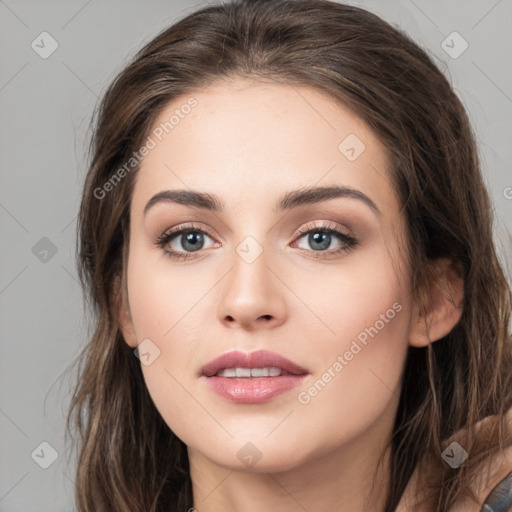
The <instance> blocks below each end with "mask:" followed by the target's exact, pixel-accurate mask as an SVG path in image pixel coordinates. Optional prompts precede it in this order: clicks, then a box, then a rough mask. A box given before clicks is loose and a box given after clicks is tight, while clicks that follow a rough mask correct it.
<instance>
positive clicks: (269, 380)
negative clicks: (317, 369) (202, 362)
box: [205, 375, 306, 404]
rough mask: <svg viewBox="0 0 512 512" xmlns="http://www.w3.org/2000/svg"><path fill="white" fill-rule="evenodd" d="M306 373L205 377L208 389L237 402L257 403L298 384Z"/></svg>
mask: <svg viewBox="0 0 512 512" xmlns="http://www.w3.org/2000/svg"><path fill="white" fill-rule="evenodd" d="M305 376H306V375H280V376H278V377H253V378H247V377H246V378H240V379H238V378H229V377H217V376H214V377H205V378H206V381H207V383H208V385H209V386H210V389H211V390H212V391H214V392H215V393H217V394H218V395H219V396H221V397H223V398H226V399H227V400H230V401H231V402H235V403H237V404H259V403H262V402H267V401H268V400H271V399H272V398H274V397H275V396H278V395H280V394H281V393H285V392H286V391H289V390H291V389H293V388H295V387H297V386H299V385H300V383H301V382H302V379H303V378H304V377H305Z"/></svg>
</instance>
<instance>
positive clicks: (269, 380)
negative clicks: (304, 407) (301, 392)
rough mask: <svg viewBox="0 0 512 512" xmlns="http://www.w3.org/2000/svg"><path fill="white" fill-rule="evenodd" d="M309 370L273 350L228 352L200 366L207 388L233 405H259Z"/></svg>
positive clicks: (298, 382) (288, 388) (297, 381)
mask: <svg viewBox="0 0 512 512" xmlns="http://www.w3.org/2000/svg"><path fill="white" fill-rule="evenodd" d="M308 373H309V372H308V371H307V370H306V369H305V368H302V367H301V366H299V365H297V364H295V363H293V362H292V361H290V360H289V359H286V358H285V357H283V356H280V355H279V354H276V353H275V352H269V351H267V350H259V351H257V352H251V353H249V354H247V353H245V352H239V351H234V352H229V353H227V354H223V355H222V356H219V357H217V358H216V359H214V360H213V361H211V362H209V363H208V364H207V365H205V366H204V367H203V368H202V374H201V375H200V378H201V379H202V380H203V381H205V383H206V384H207V386H208V388H209V389H210V390H211V391H213V392H214V393H215V394H217V395H218V396H220V397H222V398H223V399H225V400H228V401H230V402H234V403H235V404H253V405H255V404H261V403H264V402H268V401H270V400H272V399H273V398H275V397H277V396H279V395H281V394H284V393H286V392H288V391H291V390H292V389H294V388H296V387H297V386H299V385H301V384H302V381H303V379H304V378H305V377H306V375H307V374H308Z"/></svg>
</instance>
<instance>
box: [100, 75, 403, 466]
mask: <svg viewBox="0 0 512 512" xmlns="http://www.w3.org/2000/svg"><path fill="white" fill-rule="evenodd" d="M166 123H167V124H166ZM150 137H151V139H148V140H147V148H146V151H144V153H146V156H145V157H144V159H143V161H142V164H141V168H140V171H139V172H138V175H137V179H136V183H135V188H134V194H133V199H132V205H131V221H130V226H131V228H130V229H131V231H130V245H129V258H128V268H127V289H128V299H129V311H130V314H131V320H130V321H129V322H128V324H124V325H123V333H124V336H125V339H126V341H127V343H128V344H129V345H130V346H132V347H134V348H135V347H136V346H137V344H139V343H142V345H141V346H140V347H139V356H140V358H141V367H142V371H143V374H144V378H145V382H146V384H147V387H148V390H149V393H150V394H151V397H152V399H153V401H154V403H155V405H156V407H157V408H158V410H159V412H160V414H161V415H162V417H163V419H164V420H165V422H166V423H167V424H168V426H169V427H170V428H171V429H172V431H173V432H174V433H175V434H176V435H177V436H178V437H179V438H180V439H181V440H182V441H184V442H185V443H186V444H187V446H188V447H189V454H195V456H196V457H201V458H203V459H205V460H206V459H207V460H208V461H209V462H211V463H214V464H217V465H220V466H223V467H228V468H239V469H243V468H244V467H251V468H252V469H251V470H252V471H271V470H272V471H274V470H275V471H279V470H286V469H290V468H293V467H296V466H298V465H300V464H303V463H305V462H307V461H311V460H314V459H318V458H319V457H321V456H323V455H325V454H327V453H329V452H332V451H333V450H337V449H340V448H343V447H344V446H349V445H353V444H354V443H355V442H356V441H357V440H363V439H367V440H368V444H367V445H368V446H371V443H372V441H371V440H372V439H373V442H374V444H375V445H381V444H382V440H383V438H384V437H385V436H388V435H389V434H390V432H391V428H392V425H393V421H394V417H395V414H396V407H397V403H398V399H397V397H398V395H399V389H400V378H401V372H402V368H403V365H404V361H405V356H406V352H407V346H408V334H409V329H410V324H411V312H412V303H411V296H410V290H409V280H408V274H407V272H406V270H405V269H406V264H405V263H406V262H405V261H404V257H405V255H404V251H403V249H402V248H401V247H400V244H399V241H398V240H399V239H400V237H401V236H403V233H404V229H405V227H404V219H403V217H402V214H401V213H400V211H399V204H398V200H397V197H396V195H395V192H394V190H393V186H392V183H391V182H390V179H389V177H388V171H387V166H388V160H387V154H386V150H385V148H384V147H383V145H382V144H381V143H380V141H379V140H378V139H377V138H376V137H375V135H374V134H373V133H372V132H371V131H370V130H369V129H368V127H367V126H366V125H365V124H363V122H362V121H361V120H359V119H358V118H357V117H355V116H354V115H353V114H352V113H350V112H349V111H348V110H347V109H345V108H343V107H341V106H340V105H339V104H337V103H336V102H335V101H334V100H332V99H330V98H329V97H327V96H325V95H323V94H322V93H321V92H319V91H317V90H315V89H312V88H308V87H298V86H293V87H292V86H288V85H283V84H276V83H256V82H250V81H241V80H239V81H237V82H231V83H229V84H228V83H227V82H217V83H215V84H213V85H211V86H209V87H208V88H206V89H205V90H202V91H197V92H195V93H194V94H191V95H187V96H183V97H181V98H179V99H177V100H175V101H174V102H173V103H172V104H170V105H168V107H167V108H166V109H165V110H164V111H163V112H162V113H161V115H160V116H159V118H158V119H157V121H156V123H155V124H154V126H153V129H152V132H151V134H150ZM344 188H345V192H343V190H344ZM346 189H351V190H353V192H352V193H351V194H350V195H349V194H348V193H346ZM322 190H324V192H323V193H322ZM167 191H168V198H167V199H165V198H161V199H160V200H153V201H151V199H152V198H154V196H155V195H156V194H161V193H167ZM177 191H180V192H182V194H181V195H180V196H177V195H175V196H174V200H173V199H172V196H171V193H173V194H176V192H177ZM198 194H205V195H207V197H206V198H205V197H200V196H199V195H198ZM164 195H165V194H164ZM105 200H106V199H105ZM214 207H215V208H214ZM180 228H190V231H189V233H188V234H181V235H180V234H176V233H174V234H173V235H172V236H171V237H168V238H167V240H166V239H165V238H164V239H163V242H162V243H163V244H165V245H162V246H159V245H158V243H157V241H158V239H161V238H162V237H163V236H165V235H166V233H168V232H169V231H170V230H171V229H180ZM326 229H327V231H326ZM328 230H335V231H332V232H330V231H328ZM336 232H339V234H337V233H336ZM166 251H175V253H174V256H175V257H170V256H169V254H168V252H166ZM132 328H133V331H132ZM233 351H238V352H239V354H238V355H239V358H238V359H237V358H236V357H235V358H234V359H229V360H224V361H220V362H219V364H218V365H216V366H215V365H214V366H212V365H209V363H211V362H212V361H213V360H214V359H216V358H218V357H219V356H221V355H224V354H229V353H231V352H233ZM256 351H269V352H272V353H274V355H270V356H269V355H268V354H267V356H268V357H267V358H265V357H263V358H259V359H258V358H254V359H252V360H250V359H247V358H245V359H244V357H245V356H247V354H252V353H253V352H256ZM240 353H241V354H240ZM276 354H277V355H278V356H281V357H282V358H286V359H287V360H288V361H289V362H292V363H293V364H294V365H295V367H294V370H293V371H292V368H291V367H289V366H286V364H285V363H284V362H283V361H282V360H279V358H278V357H276ZM247 367H250V368H253V369H254V370H255V371H252V372H251V370H250V369H247ZM271 367H272V368H277V369H278V370H270V368H271ZM234 368H239V370H238V374H237V370H232V369H234ZM262 368H266V370H265V369H262ZM223 369H226V370H227V372H226V373H225V374H223V372H222V370H223ZM258 369H259V371H258ZM283 370H285V371H283ZM218 371H220V372H221V373H220V375H219V374H218V373H217V372H218ZM279 371H281V374H280V375H275V374H276V373H279ZM205 372H206V375H205V374H204V373H205ZM286 372H288V373H290V375H288V374H287V373H286ZM214 374H217V375H214ZM230 375H231V376H230ZM233 375H238V377H233ZM249 375H251V376H249ZM274 375H275V376H274ZM377 440H378V442H377Z"/></svg>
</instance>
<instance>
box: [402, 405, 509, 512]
mask: <svg viewBox="0 0 512 512" xmlns="http://www.w3.org/2000/svg"><path fill="white" fill-rule="evenodd" d="M506 418H507V421H508V424H509V425H510V426H511V428H512V409H510V410H509V411H508V413H507V415H506ZM491 419H492V418H486V419H485V420H482V421H481V422H479V423H478V424H477V431H478V430H479V429H480V428H485V427H486V426H487V425H488V424H489V423H490V421H489V420H491ZM455 438H456V436H455ZM421 482H422V478H421V475H420V473H418V471H415V473H414V474H413V476H412V477H411V480H410V482H409V484H408V486H407V488H406V490H405V492H404V495H403V496H402V499H401V501H400V504H399V505H398V507H397V508H396V511H395V512H432V511H431V507H430V506H429V505H428V504H425V505H423V506H422V507H418V506H417V503H418V502H420V501H422V499H423V496H424V494H423V489H422V485H421ZM469 487H470V489H471V491H472V492H473V493H474V494H475V496H476V497H477V499H478V503H475V501H474V500H473V499H471V497H470V496H469V495H467V496H466V495H463V496H462V497H461V498H460V499H459V500H457V502H456V503H455V504H454V505H453V506H452V508H450V510H449V512H512V446H508V447H506V448H505V449H504V450H495V451H494V452H492V454H490V455H489V457H488V458H487V459H486V460H485V461H484V462H483V463H482V467H481V470H480V471H479V472H478V473H477V476H476V477H475V478H474V479H473V481H472V482H471V483H470V485H469Z"/></svg>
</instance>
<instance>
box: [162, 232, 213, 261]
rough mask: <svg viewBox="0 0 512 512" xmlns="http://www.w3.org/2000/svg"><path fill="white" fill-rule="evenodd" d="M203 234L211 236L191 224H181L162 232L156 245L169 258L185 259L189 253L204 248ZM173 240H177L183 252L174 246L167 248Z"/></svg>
mask: <svg viewBox="0 0 512 512" xmlns="http://www.w3.org/2000/svg"><path fill="white" fill-rule="evenodd" d="M205 235H206V236H207V237H208V238H211V237H210V236H209V235H208V233H207V232H206V231H204V230H202V229H199V228H196V227H195V226H193V225H188V226H181V227H179V228H178V229H172V230H170V231H167V232H166V233H164V234H163V235H162V236H161V237H159V238H158V240H157V241H156V245H158V246H159V247H161V248H162V249H163V250H164V251H165V253H166V254H167V255H168V256H169V257H170V258H173V259H178V260H179V259H187V257H188V256H189V255H190V254H192V253H194V252H197V251H199V250H200V249H203V248H204V245H205ZM175 242H178V244H177V245H178V246H179V247H181V248H182V249H184V251H185V252H182V251H179V250H176V248H169V246H171V247H172V245H173V244H174V243H175Z"/></svg>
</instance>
